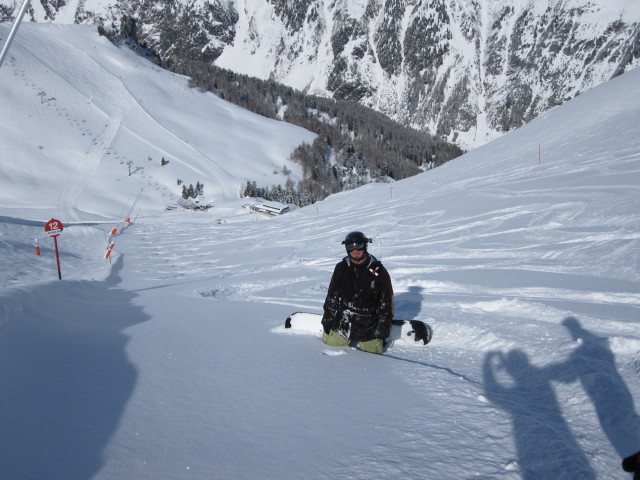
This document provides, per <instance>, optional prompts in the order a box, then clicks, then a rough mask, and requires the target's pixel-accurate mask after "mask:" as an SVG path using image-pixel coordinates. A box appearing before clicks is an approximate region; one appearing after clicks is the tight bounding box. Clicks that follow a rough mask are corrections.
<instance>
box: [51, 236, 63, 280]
mask: <svg viewBox="0 0 640 480" xmlns="http://www.w3.org/2000/svg"><path fill="white" fill-rule="evenodd" d="M53 245H54V246H55V248H56V263H57V264H58V280H62V273H60V254H59V253H58V236H57V235H54V236H53Z"/></svg>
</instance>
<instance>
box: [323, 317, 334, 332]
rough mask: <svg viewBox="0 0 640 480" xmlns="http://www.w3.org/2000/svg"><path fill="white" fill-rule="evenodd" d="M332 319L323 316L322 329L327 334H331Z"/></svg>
mask: <svg viewBox="0 0 640 480" xmlns="http://www.w3.org/2000/svg"><path fill="white" fill-rule="evenodd" d="M331 324H332V322H331V320H330V319H328V318H324V317H323V318H322V329H323V330H324V333H326V334H327V335H329V333H330V332H331Z"/></svg>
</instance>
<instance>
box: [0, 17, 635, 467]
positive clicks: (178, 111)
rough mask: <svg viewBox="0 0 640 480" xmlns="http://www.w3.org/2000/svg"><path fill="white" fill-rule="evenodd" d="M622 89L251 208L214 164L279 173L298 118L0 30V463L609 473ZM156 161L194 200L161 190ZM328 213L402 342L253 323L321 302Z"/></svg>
mask: <svg viewBox="0 0 640 480" xmlns="http://www.w3.org/2000/svg"><path fill="white" fill-rule="evenodd" d="M8 31H9V25H6V24H3V25H0V36H2V38H3V39H4V38H6V35H7V33H8ZM639 84H640V70H638V69H635V70H632V71H630V72H628V73H626V74H624V75H622V76H620V77H618V78H616V79H614V80H611V81H610V82H608V83H606V84H604V85H602V86H600V87H597V88H595V89H593V90H591V91H589V92H587V93H585V94H583V95H581V96H579V97H577V98H575V99H574V100H572V101H570V102H568V103H566V104H565V105H563V106H561V107H558V108H555V109H553V110H551V111H549V112H547V113H545V114H544V115H542V116H541V117H539V118H538V119H536V120H534V121H533V122H531V123H530V124H528V125H526V126H525V127H523V128H521V129H519V130H517V131H515V132H513V133H510V134H508V135H505V136H503V137H501V138H500V139H498V140H496V141H493V142H491V143H489V144H487V145H485V146H483V147H481V148H478V149H476V150H474V151H472V152H471V153H469V154H466V155H465V156H463V157H460V158H458V159H456V160H454V161H451V162H449V163H447V164H446V165H444V166H442V167H439V168H437V169H434V170H431V171H429V172H426V173H424V174H421V175H418V176H416V177H413V178H410V179H407V180H403V181H401V182H396V183H394V184H393V185H392V187H393V189H391V188H390V185H389V184H372V185H368V186H365V187H363V188H360V189H358V190H356V191H351V192H346V193H341V194H338V195H334V196H332V197H329V198H328V199H326V200H325V201H323V202H320V203H318V204H315V205H313V206H310V207H307V208H302V209H296V210H294V211H293V212H292V213H289V214H286V215H283V216H281V217H278V218H273V219H268V218H266V217H263V216H260V215H259V214H255V213H254V214H251V213H250V212H249V211H247V210H244V209H242V208H241V205H242V203H243V202H246V199H239V198H237V191H238V188H239V183H240V182H241V181H244V180H246V179H254V178H256V179H257V177H258V176H261V177H260V178H263V177H265V178H266V177H274V178H278V175H279V176H280V177H282V173H277V174H276V173H274V170H277V169H280V168H281V167H282V165H283V164H285V163H286V162H287V155H288V152H290V151H291V150H292V149H293V148H295V146H296V145H298V144H299V143H300V142H302V141H309V140H310V139H312V138H313V135H312V134H311V133H309V132H306V131H304V130H301V129H299V128H295V127H292V126H289V125H286V124H283V123H280V122H273V121H271V120H266V119H264V118H261V117H258V116H256V115H252V114H250V113H248V112H245V111H242V110H241V109H239V108H237V107H234V106H232V105H229V104H227V103H225V102H224V101H222V100H219V99H217V98H216V97H215V96H213V95H211V94H203V93H200V92H198V91H197V90H195V89H190V88H189V87H188V85H187V81H186V78H184V77H180V76H176V75H172V74H169V73H167V72H164V71H161V70H159V69H158V68H156V67H154V66H152V65H151V64H150V63H148V62H146V61H144V60H142V59H140V58H138V57H136V56H135V55H133V54H132V53H130V52H128V51H127V50H125V49H122V48H117V47H115V46H112V45H110V44H109V43H108V42H107V41H106V40H105V39H104V38H100V37H98V36H97V35H96V34H95V33H94V32H93V30H92V29H90V28H88V27H82V26H64V27H62V26H55V25H37V24H28V25H27V24H24V25H23V26H22V27H21V29H20V31H19V33H18V35H17V36H16V39H15V42H14V45H13V46H12V48H11V51H10V54H9V56H8V58H7V60H6V61H5V64H4V65H3V66H2V68H1V69H0V92H1V93H0V102H2V112H3V115H2V119H1V120H0V122H1V123H2V129H1V130H0V142H1V145H2V149H1V153H0V156H1V161H0V182H1V185H2V188H1V189H0V247H1V248H0V385H1V386H2V388H1V389H0V431H1V432H2V434H1V435H0V477H2V478H7V479H21V480H28V479H34V480H36V479H37V480H42V479H49V480H56V479H60V480H80V479H100V480H106V479H113V480H115V479H118V480H121V479H136V480H137V479H154V480H155V479H170V480H173V479H215V478H220V479H236V480H237V479H274V480H275V479H278V480H283V479H302V478H305V479H320V480H322V479H327V480H328V479H347V478H348V479H371V478H377V479H400V478H402V479H418V478H420V479H422V478H433V479H471V478H474V479H496V478H499V479H520V478H525V479H533V478H536V479H551V478H553V479H576V478H580V479H595V478H598V479H620V478H629V477H628V476H625V475H626V474H624V472H622V470H621V467H620V460H621V458H622V457H623V456H626V455H629V454H631V453H633V452H635V451H637V450H638V449H640V417H639V414H638V412H639V411H640V381H639V377H640V328H639V321H640V307H639V305H640V275H639V267H640V248H639V247H640V96H639V95H638V94H637V93H638V89H637V86H638V85H639ZM41 92H45V93H44V95H42V94H41ZM539 151H540V156H539V155H538V152H539ZM162 156H165V157H166V159H167V160H169V161H170V163H169V164H168V165H166V166H164V167H161V166H160V158H161V157H162ZM148 157H152V160H148V159H147V158H148ZM128 160H131V161H133V162H134V164H135V165H136V166H143V167H144V172H138V173H136V174H133V175H131V176H129V175H128V172H127V165H126V162H127V161H128ZM121 161H122V163H121ZM291 168H293V167H291ZM176 178H182V179H183V180H184V181H185V182H187V183H195V182H196V181H201V182H203V183H204V184H205V192H206V193H207V194H209V195H210V200H211V201H213V203H214V205H215V206H214V207H213V208H212V209H210V210H209V211H207V212H192V211H183V210H172V211H166V210H165V207H166V205H167V204H169V203H171V202H172V201H173V199H174V197H176V196H177V195H178V194H179V187H178V186H177V185H176ZM140 192H142V193H140ZM130 213H132V217H133V222H131V223H130V224H128V225H126V224H124V223H123V220H124V217H125V216H126V215H127V214H130ZM52 217H55V218H58V219H59V220H61V221H62V222H63V223H64V224H65V229H64V230H63V232H62V233H61V235H60V236H59V237H57V243H58V246H59V250H60V262H61V274H62V280H58V275H57V269H56V262H55V255H54V249H53V241H52V240H51V239H49V238H48V236H47V234H46V233H45V232H44V223H45V222H46V221H47V220H49V219H50V218H52ZM114 226H117V227H119V231H118V233H117V234H116V235H114V236H111V237H109V235H108V234H109V232H110V230H111V229H112V228H113V227H114ZM350 230H361V231H363V232H365V234H366V235H367V236H370V237H372V238H373V244H372V245H371V251H372V253H373V254H374V255H376V256H377V257H378V258H379V259H381V260H382V262H383V263H384V265H385V266H386V267H387V269H388V270H389V272H390V274H391V277H392V281H393V285H394V290H395V304H396V313H397V315H396V316H397V317H401V318H409V319H412V318H415V319H421V320H425V319H430V318H432V319H433V320H429V321H430V322H431V324H432V327H433V329H434V337H433V340H432V343H431V344H430V345H429V346H427V347H425V348H412V347H408V346H398V347H394V348H393V349H391V350H389V351H388V352H387V353H386V354H385V355H382V356H376V355H371V354H366V353H363V352H360V351H357V350H354V349H349V348H332V347H328V346H325V345H323V344H322V343H321V341H320V340H319V339H318V337H317V336H314V335H283V334H280V333H278V332H281V330H282V329H281V328H279V327H281V325H282V324H283V322H284V320H285V318H286V317H287V315H288V314H289V313H291V312H294V311H310V312H321V310H322V303H323V301H324V296H325V292H326V288H327V286H328V283H329V279H330V276H331V272H332V270H333V267H334V265H335V263H336V262H338V261H339V260H340V259H341V258H342V256H343V251H342V247H341V245H340V241H341V240H342V239H343V237H344V235H345V234H346V233H347V232H349V231H350ZM36 240H38V243H39V247H40V249H41V253H42V254H41V256H36V255H35V253H34V251H35V248H34V242H35V241H36ZM109 240H111V241H113V242H114V243H115V248H114V250H113V254H112V256H111V259H110V260H107V259H105V258H104V253H105V248H106V246H107V242H108V241H109Z"/></svg>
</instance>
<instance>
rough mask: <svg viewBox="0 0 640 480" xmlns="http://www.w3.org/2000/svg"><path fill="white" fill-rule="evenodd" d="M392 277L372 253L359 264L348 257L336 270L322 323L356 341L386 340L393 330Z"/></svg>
mask: <svg viewBox="0 0 640 480" xmlns="http://www.w3.org/2000/svg"><path fill="white" fill-rule="evenodd" d="M392 319H393V288H392V286H391V277H390V276H389V272H387V270H386V269H385V268H384V266H383V265H382V263H380V262H379V261H378V260H377V259H376V258H375V257H374V256H373V255H370V254H367V256H366V257H365V258H364V261H363V262H361V263H359V264H357V263H354V262H353V260H351V258H350V257H348V256H347V257H345V258H343V259H342V261H341V262H340V263H338V264H337V265H336V267H335V269H334V271H333V276H332V277H331V282H330V283H329V290H328V292H327V298H326V299H325V302H324V315H323V316H322V326H323V327H324V330H325V332H327V333H328V332H329V331H330V330H334V331H335V332H338V333H340V334H342V335H344V336H345V337H346V338H348V339H349V340H352V341H356V342H362V341H368V340H373V339H374V338H381V339H385V338H387V337H388V336H389V334H390V332H391V320H392Z"/></svg>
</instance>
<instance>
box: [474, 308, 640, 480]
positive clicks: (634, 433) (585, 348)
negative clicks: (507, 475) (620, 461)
mask: <svg viewBox="0 0 640 480" xmlns="http://www.w3.org/2000/svg"><path fill="white" fill-rule="evenodd" d="M563 325H564V326H565V327H567V329H568V330H569V333H570V334H571V335H572V337H573V338H574V339H575V340H577V341H578V345H579V346H578V347H577V348H576V349H575V350H574V351H573V352H572V354H571V355H570V356H569V358H568V359H567V360H566V361H564V362H560V363H556V364H551V365H548V366H544V367H536V366H534V365H532V364H531V363H530V361H529V358H528V357H527V355H526V353H525V352H523V351H522V350H520V349H514V350H511V351H509V352H508V353H506V354H504V353H502V352H490V353H488V354H487V356H486V358H485V362H484V367H483V377H484V385H485V390H486V395H487V397H488V398H489V400H491V401H492V402H493V403H494V404H495V405H497V406H499V407H500V408H502V409H503V410H505V411H507V412H509V413H510V414H511V416H512V421H513V433H514V437H515V444H516V449H517V453H518V463H519V465H520V472H521V474H522V478H523V479H525V480H529V479H531V480H533V479H540V478H558V479H560V478H566V479H573V478H580V479H595V478H596V475H595V473H594V472H593V470H592V468H591V466H590V465H589V461H588V458H587V456H586V455H585V453H584V452H583V451H582V449H581V448H580V445H579V444H578V442H577V441H576V439H575V438H574V436H573V433H572V432H571V429H570V428H569V426H568V425H567V423H566V421H565V420H564V418H563V416H562V412H561V408H560V405H559V404H558V400H557V398H556V394H555V390H554V388H553V383H552V382H554V381H555V382H565V383H569V382H575V381H578V380H579V381H580V382H581V384H582V386H583V388H584V390H585V392H586V394H587V395H588V396H589V398H590V399H591V401H592V402H593V404H594V406H595V410H596V412H597V415H598V420H599V422H600V425H601V427H602V431H603V432H604V433H605V434H606V435H607V437H608V439H609V441H610V442H611V444H612V445H613V447H614V448H615V450H616V451H617V452H618V454H619V455H620V456H621V457H623V456H625V455H629V454H630V453H633V452H634V451H635V450H637V449H638V445H640V417H638V414H637V413H636V411H635V408H634V405H633V399H632V397H631V394H630V393H629V390H628V388H627V386H626V384H625V383H624V381H623V380H622V378H621V376H620V374H619V373H618V371H617V368H616V365H615V358H614V355H613V353H612V352H611V349H610V348H609V344H608V340H607V339H606V338H601V337H598V336H596V335H594V334H593V333H591V332H589V331H587V330H585V329H584V328H582V327H581V326H580V323H579V322H578V320H576V319H575V318H573V317H569V318H567V319H565V320H564V321H563Z"/></svg>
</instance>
